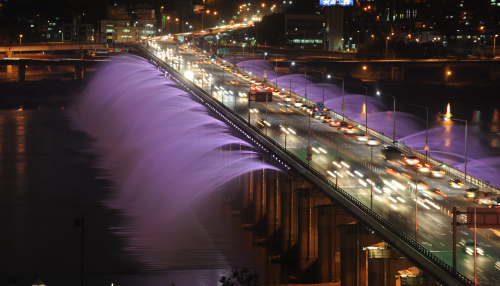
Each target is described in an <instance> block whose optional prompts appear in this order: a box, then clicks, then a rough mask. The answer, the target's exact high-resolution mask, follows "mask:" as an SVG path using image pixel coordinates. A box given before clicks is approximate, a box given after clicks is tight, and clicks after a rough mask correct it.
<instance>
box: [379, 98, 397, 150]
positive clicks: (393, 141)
mask: <svg viewBox="0 0 500 286" xmlns="http://www.w3.org/2000/svg"><path fill="white" fill-rule="evenodd" d="M381 94H383V95H387V96H391V97H392V98H394V111H393V121H394V124H393V127H392V144H396V97H395V96H394V95H390V94H387V93H381V92H380V91H377V95H381Z"/></svg>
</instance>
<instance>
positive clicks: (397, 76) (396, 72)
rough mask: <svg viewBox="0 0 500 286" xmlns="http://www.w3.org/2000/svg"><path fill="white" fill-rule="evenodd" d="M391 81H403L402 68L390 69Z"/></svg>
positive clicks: (403, 69)
mask: <svg viewBox="0 0 500 286" xmlns="http://www.w3.org/2000/svg"><path fill="white" fill-rule="evenodd" d="M391 69H392V71H391V79H392V80H395V81H397V82H399V81H401V82H402V81H403V80H404V76H405V68H403V67H392V68H391Z"/></svg>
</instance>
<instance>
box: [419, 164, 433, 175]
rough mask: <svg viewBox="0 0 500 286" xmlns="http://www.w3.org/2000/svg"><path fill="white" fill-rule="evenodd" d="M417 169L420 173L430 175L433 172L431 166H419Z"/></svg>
mask: <svg viewBox="0 0 500 286" xmlns="http://www.w3.org/2000/svg"><path fill="white" fill-rule="evenodd" d="M417 169H418V171H419V172H420V173H428V172H430V171H431V165H429V164H423V165H422V164H420V163H419V164H417Z"/></svg>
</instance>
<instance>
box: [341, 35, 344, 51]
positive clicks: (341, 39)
mask: <svg viewBox="0 0 500 286" xmlns="http://www.w3.org/2000/svg"><path fill="white" fill-rule="evenodd" d="M341 40H342V51H344V38H342V39H341Z"/></svg>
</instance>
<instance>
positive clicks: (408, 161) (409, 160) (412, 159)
mask: <svg viewBox="0 0 500 286" xmlns="http://www.w3.org/2000/svg"><path fill="white" fill-rule="evenodd" d="M405 162H406V164H408V165H410V166H416V165H417V164H418V163H420V160H419V159H418V157H417V156H413V155H409V156H406V157H405Z"/></svg>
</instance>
